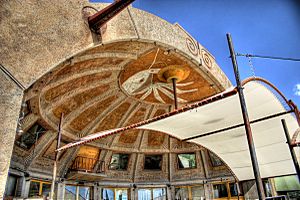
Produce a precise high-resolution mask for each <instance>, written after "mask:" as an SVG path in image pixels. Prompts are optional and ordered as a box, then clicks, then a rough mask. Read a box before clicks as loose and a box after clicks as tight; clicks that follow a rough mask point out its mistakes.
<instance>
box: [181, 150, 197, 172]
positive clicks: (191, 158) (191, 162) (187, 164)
mask: <svg viewBox="0 0 300 200" xmlns="http://www.w3.org/2000/svg"><path fill="white" fill-rule="evenodd" d="M177 158H178V168H179V169H192V168H196V155H195V153H183V154H178V155H177Z"/></svg>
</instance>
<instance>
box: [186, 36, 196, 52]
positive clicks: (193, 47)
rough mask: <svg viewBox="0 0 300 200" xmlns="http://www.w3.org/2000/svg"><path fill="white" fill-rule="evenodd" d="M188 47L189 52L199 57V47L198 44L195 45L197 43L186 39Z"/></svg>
mask: <svg viewBox="0 0 300 200" xmlns="http://www.w3.org/2000/svg"><path fill="white" fill-rule="evenodd" d="M186 45H187V47H188V49H189V51H190V52H191V53H192V54H193V55H194V56H197V55H198V47H197V44H196V43H195V41H194V40H193V39H191V38H186Z"/></svg>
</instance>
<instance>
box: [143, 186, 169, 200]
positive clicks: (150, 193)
mask: <svg viewBox="0 0 300 200" xmlns="http://www.w3.org/2000/svg"><path fill="white" fill-rule="evenodd" d="M166 199H167V195H166V189H165V188H142V189H139V190H138V200H166Z"/></svg>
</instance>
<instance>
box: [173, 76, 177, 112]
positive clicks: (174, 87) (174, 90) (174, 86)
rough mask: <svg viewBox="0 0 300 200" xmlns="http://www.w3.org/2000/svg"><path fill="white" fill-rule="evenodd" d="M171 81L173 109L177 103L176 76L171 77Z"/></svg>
mask: <svg viewBox="0 0 300 200" xmlns="http://www.w3.org/2000/svg"><path fill="white" fill-rule="evenodd" d="M172 83H173V94H174V103H175V110H177V108H178V104H177V92H176V78H172Z"/></svg>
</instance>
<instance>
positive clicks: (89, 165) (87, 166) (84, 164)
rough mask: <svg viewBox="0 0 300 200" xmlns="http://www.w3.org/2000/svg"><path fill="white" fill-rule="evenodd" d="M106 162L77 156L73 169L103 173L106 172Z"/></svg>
mask: <svg viewBox="0 0 300 200" xmlns="http://www.w3.org/2000/svg"><path fill="white" fill-rule="evenodd" d="M104 167H105V163H104V161H103V160H98V159H94V158H88V157H84V156H77V157H76V158H75V159H74V161H73V163H72V165H71V168H70V169H71V170H76V171H85V172H94V173H102V172H104Z"/></svg>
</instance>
